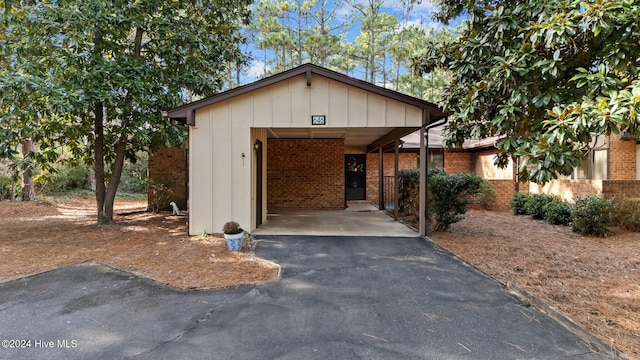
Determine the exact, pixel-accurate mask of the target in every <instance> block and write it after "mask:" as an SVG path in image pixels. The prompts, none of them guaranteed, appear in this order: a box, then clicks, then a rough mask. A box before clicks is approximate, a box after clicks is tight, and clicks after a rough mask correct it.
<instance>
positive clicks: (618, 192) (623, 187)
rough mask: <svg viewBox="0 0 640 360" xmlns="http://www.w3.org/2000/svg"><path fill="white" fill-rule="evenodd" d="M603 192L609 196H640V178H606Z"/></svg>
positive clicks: (622, 197) (621, 197) (619, 197)
mask: <svg viewBox="0 0 640 360" xmlns="http://www.w3.org/2000/svg"><path fill="white" fill-rule="evenodd" d="M602 194H603V195H604V196H606V197H608V198H614V199H624V198H640V180H606V181H604V182H603V184H602Z"/></svg>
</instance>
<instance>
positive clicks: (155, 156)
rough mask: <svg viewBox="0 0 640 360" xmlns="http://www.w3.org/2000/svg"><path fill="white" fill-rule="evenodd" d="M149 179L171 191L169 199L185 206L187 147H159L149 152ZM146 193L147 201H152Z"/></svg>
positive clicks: (182, 206) (180, 205)
mask: <svg viewBox="0 0 640 360" xmlns="http://www.w3.org/2000/svg"><path fill="white" fill-rule="evenodd" d="M149 181H150V182H152V183H161V184H164V185H166V186H168V187H169V189H171V191H172V192H173V195H172V197H171V200H170V201H174V202H175V203H176V204H177V205H178V207H180V209H182V210H185V209H186V208H187V149H185V148H182V147H171V148H166V147H159V148H156V149H153V150H151V151H150V152H149ZM151 196H152V195H151V194H148V200H149V202H152V201H153V199H152V198H151Z"/></svg>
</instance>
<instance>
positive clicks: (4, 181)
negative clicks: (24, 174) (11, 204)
mask: <svg viewBox="0 0 640 360" xmlns="http://www.w3.org/2000/svg"><path fill="white" fill-rule="evenodd" d="M12 187H13V179H11V177H10V176H7V175H0V200H2V199H7V200H9V199H11V188H12ZM17 188H18V187H17V186H16V190H18V189H17Z"/></svg>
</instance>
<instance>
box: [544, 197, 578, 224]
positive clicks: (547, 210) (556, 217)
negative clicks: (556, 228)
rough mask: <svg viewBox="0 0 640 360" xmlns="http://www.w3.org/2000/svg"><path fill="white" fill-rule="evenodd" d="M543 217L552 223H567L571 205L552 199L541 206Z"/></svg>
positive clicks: (569, 218) (569, 217)
mask: <svg viewBox="0 0 640 360" xmlns="http://www.w3.org/2000/svg"><path fill="white" fill-rule="evenodd" d="M542 211H543V212H544V219H545V220H546V221H548V222H550V223H552V224H554V225H569V224H570V223H571V211H572V207H571V205H569V204H567V203H565V202H562V201H560V200H558V201H552V202H549V203H547V204H545V205H544V206H543V207H542Z"/></svg>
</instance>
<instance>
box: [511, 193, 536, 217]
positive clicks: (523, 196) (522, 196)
mask: <svg viewBox="0 0 640 360" xmlns="http://www.w3.org/2000/svg"><path fill="white" fill-rule="evenodd" d="M530 197H531V193H529V192H526V191H520V192H517V193H515V194H513V196H512V197H511V201H510V202H509V205H510V206H511V210H512V211H513V215H526V214H527V208H526V206H527V201H529V198H530Z"/></svg>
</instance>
